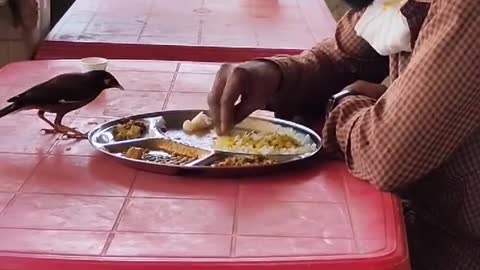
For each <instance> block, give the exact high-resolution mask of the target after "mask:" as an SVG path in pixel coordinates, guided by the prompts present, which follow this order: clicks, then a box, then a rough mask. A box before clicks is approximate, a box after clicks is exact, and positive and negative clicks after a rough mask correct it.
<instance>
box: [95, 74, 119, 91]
mask: <svg viewBox="0 0 480 270" xmlns="http://www.w3.org/2000/svg"><path fill="white" fill-rule="evenodd" d="M88 75H89V76H92V77H93V79H94V80H95V82H96V83H97V84H98V85H99V87H101V90H105V89H108V88H117V89H120V90H125V88H123V86H122V85H121V84H120V83H119V82H118V80H117V78H115V77H114V76H113V75H112V74H111V73H110V72H108V71H104V70H94V71H90V72H88Z"/></svg>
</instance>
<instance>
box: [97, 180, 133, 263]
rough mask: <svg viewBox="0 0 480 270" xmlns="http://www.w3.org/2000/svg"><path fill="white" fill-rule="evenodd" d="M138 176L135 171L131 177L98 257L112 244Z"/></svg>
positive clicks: (105, 252)
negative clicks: (131, 179)
mask: <svg viewBox="0 0 480 270" xmlns="http://www.w3.org/2000/svg"><path fill="white" fill-rule="evenodd" d="M138 174H139V171H135V175H134V176H133V181H132V183H131V184H130V188H129V190H128V193H127V196H125V200H124V201H123V204H122V207H121V208H120V211H118V215H117V218H116V219H115V222H114V223H113V226H112V230H111V231H110V232H109V233H108V236H107V240H106V241H105V245H104V246H103V249H102V252H100V256H105V255H106V254H107V251H108V249H109V248H110V245H111V244H112V241H113V237H114V236H115V233H116V232H117V229H118V226H119V224H120V220H121V219H122V216H123V214H124V213H125V211H126V209H127V207H128V204H129V203H130V200H131V198H132V194H133V189H134V186H135V183H136V182H137V176H138Z"/></svg>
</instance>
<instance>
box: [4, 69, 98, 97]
mask: <svg viewBox="0 0 480 270" xmlns="http://www.w3.org/2000/svg"><path fill="white" fill-rule="evenodd" d="M93 88H94V85H92V82H90V81H89V80H88V78H87V77H85V76H84V74H82V73H68V74H62V75H59V76H57V77H55V78H52V79H50V80H48V81H46V82H44V83H41V84H39V85H36V86H34V87H32V88H30V89H28V90H27V91H25V92H24V93H22V94H20V95H18V96H16V97H13V98H11V99H10V100H9V102H17V103H22V104H24V105H33V104H58V103H76V102H81V101H85V100H88V99H91V98H92V97H95V96H96V94H97V92H96V91H94V89H93Z"/></svg>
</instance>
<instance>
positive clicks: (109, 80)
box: [104, 79, 112, 85]
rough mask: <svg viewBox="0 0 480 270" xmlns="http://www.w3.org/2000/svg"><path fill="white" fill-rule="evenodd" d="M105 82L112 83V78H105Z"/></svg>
mask: <svg viewBox="0 0 480 270" xmlns="http://www.w3.org/2000/svg"><path fill="white" fill-rule="evenodd" d="M104 82H105V85H110V83H111V82H112V79H105V80H104Z"/></svg>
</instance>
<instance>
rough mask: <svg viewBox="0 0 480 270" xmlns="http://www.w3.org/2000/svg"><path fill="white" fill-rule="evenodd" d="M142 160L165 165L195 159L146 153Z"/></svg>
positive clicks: (178, 163) (184, 162)
mask: <svg viewBox="0 0 480 270" xmlns="http://www.w3.org/2000/svg"><path fill="white" fill-rule="evenodd" d="M143 160H147V161H151V162H157V163H161V164H165V165H184V164H187V163H190V162H192V161H194V160H195V158H192V157H187V156H182V155H177V154H172V155H155V154H150V153H146V154H145V155H144V157H143Z"/></svg>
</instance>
